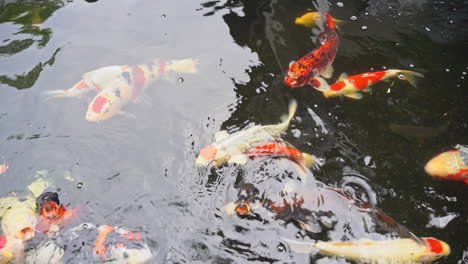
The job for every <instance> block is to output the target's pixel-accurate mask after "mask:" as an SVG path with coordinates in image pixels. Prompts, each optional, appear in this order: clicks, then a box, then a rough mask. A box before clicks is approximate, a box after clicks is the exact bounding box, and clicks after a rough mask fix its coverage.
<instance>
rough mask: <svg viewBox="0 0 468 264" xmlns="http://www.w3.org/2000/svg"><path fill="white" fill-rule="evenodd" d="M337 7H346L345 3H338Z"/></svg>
mask: <svg viewBox="0 0 468 264" xmlns="http://www.w3.org/2000/svg"><path fill="white" fill-rule="evenodd" d="M336 5H337V6H339V7H343V6H344V4H343V2H338V3H336Z"/></svg>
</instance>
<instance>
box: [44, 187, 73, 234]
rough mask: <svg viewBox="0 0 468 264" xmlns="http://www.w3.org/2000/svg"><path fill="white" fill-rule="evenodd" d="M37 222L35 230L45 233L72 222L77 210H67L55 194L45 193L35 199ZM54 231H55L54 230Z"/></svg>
mask: <svg viewBox="0 0 468 264" xmlns="http://www.w3.org/2000/svg"><path fill="white" fill-rule="evenodd" d="M36 205H37V210H38V212H39V221H38V223H37V225H36V230H37V231H39V232H44V233H47V232H49V231H50V230H54V229H56V228H55V227H58V226H62V225H64V224H65V223H66V222H70V221H72V220H74V219H75V218H76V216H77V214H78V209H77V208H73V209H67V208H66V207H65V206H63V205H61V204H60V201H59V199H58V195H57V193H55V192H45V193H43V194H41V195H40V196H39V197H38V198H37V199H36ZM54 231H55V230H54Z"/></svg>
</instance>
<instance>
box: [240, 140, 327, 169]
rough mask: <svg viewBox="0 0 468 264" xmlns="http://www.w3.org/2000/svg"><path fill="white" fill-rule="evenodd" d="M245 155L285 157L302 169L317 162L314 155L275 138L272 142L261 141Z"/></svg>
mask: <svg viewBox="0 0 468 264" xmlns="http://www.w3.org/2000/svg"><path fill="white" fill-rule="evenodd" d="M245 154H246V155H247V156H249V157H253V158H257V157H261V156H266V157H285V158H288V159H290V160H292V161H294V162H296V163H297V164H298V165H299V166H301V167H302V168H303V169H306V168H311V167H312V166H316V165H318V164H319V162H318V160H317V158H316V157H315V156H314V155H311V154H308V153H304V152H301V151H300V150H298V149H297V148H295V147H293V146H292V145H291V144H290V143H288V142H286V141H284V140H275V141H274V142H265V143H261V144H259V145H257V146H255V147H253V148H251V149H249V150H248V151H247V152H246V153H245Z"/></svg>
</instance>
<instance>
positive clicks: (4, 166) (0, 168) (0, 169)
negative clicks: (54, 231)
mask: <svg viewBox="0 0 468 264" xmlns="http://www.w3.org/2000/svg"><path fill="white" fill-rule="evenodd" d="M7 170H8V165H7V164H6V163H3V164H0V175H1V174H3V173H5V172H6V171H7Z"/></svg>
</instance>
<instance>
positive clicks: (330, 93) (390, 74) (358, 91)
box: [318, 69, 424, 99]
mask: <svg viewBox="0 0 468 264" xmlns="http://www.w3.org/2000/svg"><path fill="white" fill-rule="evenodd" d="M394 77H398V79H400V80H403V81H407V82H409V83H410V84H411V85H412V86H414V87H416V84H417V79H416V77H418V78H422V77H424V75H422V74H421V73H417V72H413V71H405V70H395V69H392V70H386V71H376V72H367V73H363V74H358V75H353V76H350V77H347V76H346V74H341V76H340V77H339V78H338V82H336V83H334V84H332V85H330V86H328V85H327V84H326V82H325V81H322V82H321V86H320V87H318V90H320V91H322V92H323V95H324V96H325V97H334V96H340V95H343V96H346V97H349V98H352V99H361V98H362V97H363V95H362V92H371V91H372V90H371V88H370V86H372V85H374V84H376V83H378V82H380V81H386V80H389V79H390V78H394Z"/></svg>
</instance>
